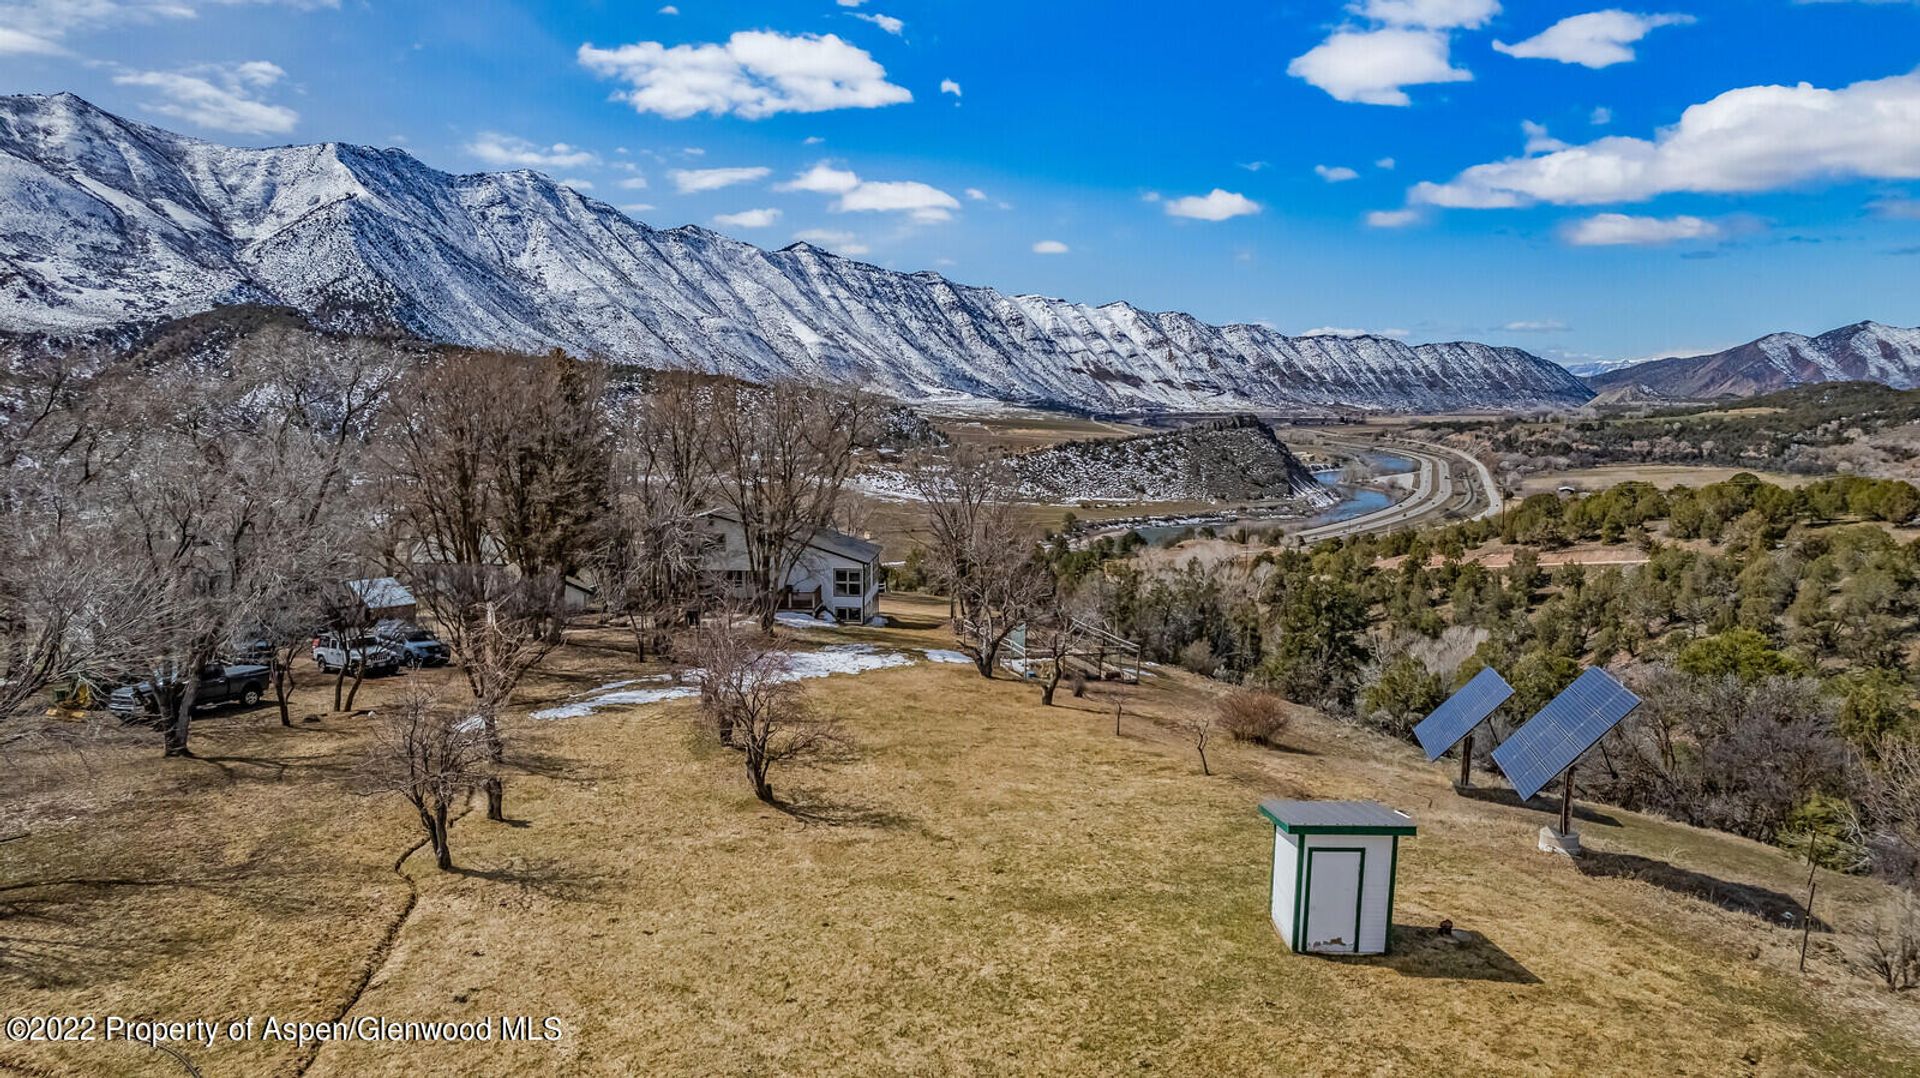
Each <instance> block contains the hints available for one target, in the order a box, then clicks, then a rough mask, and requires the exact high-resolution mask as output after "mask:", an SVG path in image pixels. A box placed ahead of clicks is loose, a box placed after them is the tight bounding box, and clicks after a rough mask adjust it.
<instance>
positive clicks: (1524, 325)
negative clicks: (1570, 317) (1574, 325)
mask: <svg viewBox="0 0 1920 1078" xmlns="http://www.w3.org/2000/svg"><path fill="white" fill-rule="evenodd" d="M1500 328H1501V329H1504V330H1506V331H1507V332H1508V333H1565V332H1566V331H1567V324H1566V323H1565V322H1562V321H1560V320H1559V319H1557V318H1546V319H1541V320H1539V321H1534V322H1508V323H1507V324H1506V325H1504V326H1501V327H1500Z"/></svg>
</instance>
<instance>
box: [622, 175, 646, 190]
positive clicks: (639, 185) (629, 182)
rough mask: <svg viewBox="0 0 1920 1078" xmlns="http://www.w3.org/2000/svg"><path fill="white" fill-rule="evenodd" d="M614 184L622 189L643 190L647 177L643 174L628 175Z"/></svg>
mask: <svg viewBox="0 0 1920 1078" xmlns="http://www.w3.org/2000/svg"><path fill="white" fill-rule="evenodd" d="M615 186H617V187H619V188H620V189H621V190H623V191H643V190H645V189H646V186H647V178H646V177H645V176H628V177H627V178H626V179H624V180H621V181H620V182H619V183H618V184H616V185H615Z"/></svg>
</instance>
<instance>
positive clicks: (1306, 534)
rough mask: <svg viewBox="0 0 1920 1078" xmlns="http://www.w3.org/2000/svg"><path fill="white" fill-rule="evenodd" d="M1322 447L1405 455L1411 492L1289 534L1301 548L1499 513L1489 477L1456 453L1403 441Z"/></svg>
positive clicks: (1336, 442) (1470, 459)
mask: <svg viewBox="0 0 1920 1078" xmlns="http://www.w3.org/2000/svg"><path fill="white" fill-rule="evenodd" d="M1323 444H1324V445H1325V446H1327V448H1329V449H1334V450H1344V451H1347V452H1351V453H1355V454H1359V453H1364V452H1369V451H1373V452H1379V451H1382V450H1384V451H1388V452H1392V453H1396V454H1398V455H1401V456H1404V457H1406V458H1407V459H1409V460H1411V461H1413V462H1414V469H1415V471H1414V479H1413V492H1412V493H1411V494H1409V495H1408V496H1407V497H1405V498H1402V499H1400V500H1399V501H1397V502H1395V503H1394V504H1392V505H1389V506H1387V507H1386V508H1384V509H1376V510H1374V511H1373V512H1371V513H1363V514H1361V515H1360V516H1356V517H1349V518H1347V519H1346V520H1336V521H1331V522H1329V523H1326V524H1321V525H1318V526H1316V527H1312V528H1303V529H1301V530H1300V531H1297V532H1294V533H1293V536H1294V539H1295V540H1296V541H1298V542H1300V543H1302V544H1312V543H1318V542H1321V541H1323V540H1326V539H1339V538H1343V537H1345V536H1349V535H1365V534H1367V533H1369V532H1378V531H1388V530H1390V529H1393V528H1399V527H1404V526H1406V525H1410V524H1421V523H1429V522H1433V521H1438V520H1440V519H1442V518H1444V517H1449V516H1458V517H1464V518H1467V519H1473V520H1478V519H1480V518H1481V517H1487V516H1492V515H1493V514H1495V513H1498V512H1499V511H1500V507H1501V498H1500V491H1499V488H1497V487H1496V486H1494V482H1493V473H1492V472H1490V471H1488V470H1487V466H1486V465H1485V464H1482V463H1480V461H1478V460H1476V459H1475V458H1473V457H1472V456H1470V455H1468V454H1466V453H1462V452H1460V451H1459V450H1457V449H1452V448H1449V447H1447V446H1443V445H1436V444H1434V443H1433V442H1416V441H1411V440H1408V439H1394V440H1390V441H1379V442H1373V441H1357V440H1349V439H1339V438H1328V439H1326V440H1325V441H1324V442H1323Z"/></svg>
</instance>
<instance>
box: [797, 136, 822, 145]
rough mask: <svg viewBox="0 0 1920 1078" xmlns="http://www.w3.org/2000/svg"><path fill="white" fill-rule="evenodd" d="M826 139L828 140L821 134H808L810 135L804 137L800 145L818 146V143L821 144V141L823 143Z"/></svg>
mask: <svg viewBox="0 0 1920 1078" xmlns="http://www.w3.org/2000/svg"><path fill="white" fill-rule="evenodd" d="M825 141H827V140H826V139H823V138H821V137H820V136H819V135H808V136H807V137H806V138H803V139H801V140H800V145H802V146H818V145H820V144H821V143H823V142H825Z"/></svg>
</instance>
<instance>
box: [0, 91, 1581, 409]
mask: <svg viewBox="0 0 1920 1078" xmlns="http://www.w3.org/2000/svg"><path fill="white" fill-rule="evenodd" d="M240 303H257V304H266V305H279V306H286V307H291V308H295V309H297V310H299V311H301V312H304V313H306V314H307V315H309V316H311V317H313V318H315V319H316V320H318V321H319V322H320V323H322V324H329V325H355V324H366V323H368V322H374V323H379V324H382V325H387V326H395V327H399V328H402V329H405V330H407V331H409V332H411V333H413V334H416V335H418V336H420V337H423V338H425V339H427V340H431V341H440V342H450V343H457V344H469V345H479V346H494V347H507V348H518V349H528V350H542V349H547V348H555V347H558V348H565V349H567V350H569V351H573V352H576V353H579V354H583V355H599V356H603V357H606V358H610V359H617V360H622V361H627V362H633V363H639V364H644V365H651V366H669V365H671V366H690V367H695V368H700V369H704V370H709V371H717V372H724V373H729V374H734V375H738V376H741V377H745V378H752V379H764V378H769V377H775V376H780V375H799V376H804V377H810V378H817V379H830V380H835V381H839V382H845V383H851V384H861V385H866V386H870V387H873V388H876V389H879V390H882V391H886V392H890V393H892V394H895V395H897V396H900V397H903V398H906V399H910V400H929V399H938V398H942V397H974V398H986V399H994V400H1004V401H1016V402H1031V403H1040V404H1049V405H1059V406H1065V407H1071V408H1076V409H1082V410H1087V411H1095V412H1183V411H1184V412H1208V411H1216V412H1217V411H1226V410H1245V409H1271V410H1283V411H1284V410H1293V411H1298V410H1332V409H1340V408H1352V409H1362V410H1396V411H1442V410H1453V409H1485V408H1534V407H1555V406H1566V405H1575V404H1579V403H1581V402H1583V401H1585V400H1586V399H1588V398H1589V397H1590V396H1591V391H1590V390H1588V388H1587V386H1586V385H1585V384H1584V383H1582V382H1581V381H1580V380H1579V379H1577V378H1575V377H1574V376H1573V375H1571V374H1569V373H1567V372H1566V371H1565V370H1563V369H1562V368H1560V367H1558V366H1556V365H1554V364H1552V363H1549V362H1547V361H1545V360H1542V359H1540V358H1539V357H1537V356H1534V355H1531V354H1529V353H1527V352H1524V351H1522V350H1520V349H1517V348H1498V347H1492V346H1488V345H1484V344H1475V343H1470V342H1459V343H1449V344H1426V345H1417V346H1410V345H1407V344H1405V343H1404V342H1401V341H1396V340H1389V339H1385V338H1380V337H1358V338H1342V337H1289V336H1287V335H1285V334H1282V333H1279V332H1277V331H1274V330H1271V329H1267V328H1264V327H1261V326H1253V325H1229V326H1213V325H1208V324H1206V323H1204V322H1201V321H1199V320H1198V319H1196V318H1193V317H1191V316H1189V315H1185V314H1179V313H1158V314H1156V313H1151V312H1148V311H1143V310H1140V309H1138V308H1136V307H1132V306H1129V305H1127V304H1125V303H1109V304H1105V305H1102V306H1098V307H1094V306H1087V305H1084V304H1078V303H1069V302H1066V301H1064V300H1059V299H1050V298H1046V297H1042V296H1031V295H1019V296H1013V295H1005V294H1003V293H1000V292H997V291H995V290H993V289H990V288H979V287H971V286H967V285H961V284H956V283H954V282H952V281H949V280H947V279H946V278H944V277H941V276H940V275H939V274H936V273H928V272H921V273H899V272H894V271H891V270H886V269H882V268H880V267H878V266H872V265H868V264H866V263H863V262H858V261H854V260H852V259H847V258H841V257H838V256H836V255H833V254H830V253H828V252H826V251H824V250H821V249H819V248H817V247H813V246H810V245H807V244H795V245H793V246H791V247H787V248H785V249H783V250H779V251H766V250H762V249H760V248H758V247H755V246H752V245H751V244H747V243H742V242H740V241H738V240H733V239H730V238H728V237H726V236H722V235H719V234H717V233H714V232H710V231H707V230H705V229H701V228H696V227H692V226H683V227H680V228H674V229H666V230H660V229H654V228H650V227H648V226H646V225H644V224H641V223H638V222H636V221H633V220H631V219H629V218H628V217H626V216H625V215H624V214H622V213H620V212H619V211H618V210H616V209H614V208H613V207H611V206H608V205H606V204H604V203H601V202H597V201H595V200H593V199H589V198H585V197H583V196H581V195H580V194H579V193H578V192H576V191H574V190H572V189H570V188H567V187H564V186H561V185H559V184H556V183H554V182H553V181H551V180H549V179H547V178H546V177H545V176H542V175H539V174H537V173H533V172H507V173H485V174H476V175H466V176H456V175H451V174H448V173H444V172H440V171H438V170H435V169H432V168H429V167H427V166H426V165H424V164H422V163H420V162H419V161H417V160H415V159H414V158H413V157H411V156H409V155H408V154H406V153H403V152H401V151H399V150H380V149H372V148H368V147H363V146H351V145H343V144H338V143H327V144H323V145H315V146H295V147H280V148H274V149H236V148H232V147H226V146H220V145H216V144H214V143H209V142H204V141H200V140H198V139H192V138H187V137H185V136H181V135H176V134H173V133H170V132H167V131H164V130H161V129H159V128H155V127H151V126H148V125H145V124H139V123H134V122H131V121H128V120H123V119H121V118H119V117H116V116H113V115H111V114H109V113H106V112H104V111H102V110H100V109H98V108H95V107H94V106H92V105H90V104H88V103H87V102H85V101H83V100H81V99H80V98H78V97H74V96H73V95H71V94H58V95H52V96H39V95H33V96H15V97H0V333H8V334H12V335H16V336H51V337H74V336H81V335H94V334H99V333H102V332H108V331H115V332H126V331H132V330H137V329H143V328H147V327H151V326H153V325H156V324H158V323H161V322H164V321H166V320H168V319H171V318H178V317H181V316H187V315H192V314H195V313H198V312H201V311H204V310H207V309H209V308H213V307H218V306H223V305H229V304H240Z"/></svg>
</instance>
